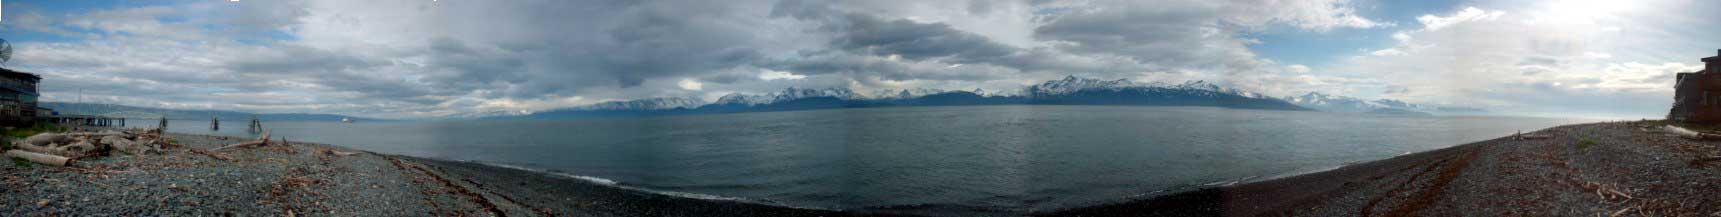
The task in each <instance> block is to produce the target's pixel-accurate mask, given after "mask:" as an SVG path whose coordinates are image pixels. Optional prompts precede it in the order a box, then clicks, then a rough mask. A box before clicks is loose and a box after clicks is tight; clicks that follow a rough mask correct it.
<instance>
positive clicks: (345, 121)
mask: <svg viewBox="0 0 1721 217" xmlns="http://www.w3.org/2000/svg"><path fill="white" fill-rule="evenodd" d="M352 122H353V119H352V118H341V123H352Z"/></svg>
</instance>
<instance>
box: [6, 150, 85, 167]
mask: <svg viewBox="0 0 1721 217" xmlns="http://www.w3.org/2000/svg"><path fill="white" fill-rule="evenodd" d="M6 157H12V158H18V159H24V160H28V161H30V162H36V163H39V164H46V165H49V166H66V163H67V162H71V161H72V159H71V158H67V157H61V156H55V155H51V154H43V153H36V152H29V151H24V150H11V151H6Z"/></svg>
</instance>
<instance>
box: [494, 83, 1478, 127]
mask: <svg viewBox="0 0 1721 217" xmlns="http://www.w3.org/2000/svg"><path fill="white" fill-rule="evenodd" d="M1001 93H1005V92H987V91H985V90H981V89H975V90H973V91H963V90H941V89H928V88H917V89H886V90H876V91H869V92H868V93H866V94H862V93H857V92H856V91H854V90H850V89H848V88H841V87H837V88H822V89H814V88H788V89H784V90H782V91H778V92H771V93H764V94H742V93H734V94H729V95H724V96H722V97H720V98H718V99H717V101H714V102H710V103H706V102H705V101H703V100H699V99H696V98H651V99H640V100H631V101H612V102H603V103H597V104H592V105H585V106H578V107H572V108H566V109H558V110H551V111H547V112H542V113H537V114H530V115H525V116H541V117H586V116H594V115H596V116H610V115H628V116H641V115H673V114H700V113H732V112H753V111H787V110H807V109H826V108H857V107H890V106H950V105H1004V104H1058V105H1135V106H1214V107H1228V108H1241V109H1273V110H1308V109H1314V110H1319V111H1327V112H1355V113H1363V112H1376V111H1410V112H1428V113H1435V112H1443V113H1451V112H1457V113H1464V112H1469V111H1480V110H1477V109H1469V108H1456V107H1438V106H1427V105H1419V104H1413V103H1407V102H1404V101H1399V100H1392V99H1375V100H1365V99H1358V98H1354V97H1346V96H1334V95H1328V94H1323V93H1318V92H1310V93H1308V94H1304V95H1302V96H1289V97H1282V98H1281V97H1270V96H1266V95H1262V94H1259V93H1255V92H1251V91H1247V90H1243V89H1238V88H1231V87H1225V86H1221V85H1218V84H1214V83H1210V82H1206V81H1202V80H1192V81H1186V82H1182V83H1165V82H1134V81H1130V80H1128V79H1117V80H1099V79H1088V78H1081V77H1076V76H1068V77H1065V78H1063V79H1059V80H1051V81H1046V82H1043V83H1040V84H1036V85H1032V86H1028V87H1025V88H1023V89H1022V90H1020V91H1016V92H1007V93H1008V94H1001ZM522 117H524V116H522Z"/></svg>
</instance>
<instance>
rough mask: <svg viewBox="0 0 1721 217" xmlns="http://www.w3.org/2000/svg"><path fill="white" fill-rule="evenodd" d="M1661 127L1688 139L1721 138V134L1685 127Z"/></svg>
mask: <svg viewBox="0 0 1721 217" xmlns="http://www.w3.org/2000/svg"><path fill="white" fill-rule="evenodd" d="M1661 129H1662V131H1666V132H1667V133H1672V134H1673V135H1679V137H1685V138H1686V139H1695V140H1721V134H1714V133H1704V132H1697V131H1691V130H1688V129H1685V128H1684V127H1677V126H1673V125H1667V126H1663V127H1661Z"/></svg>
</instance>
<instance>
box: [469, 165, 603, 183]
mask: <svg viewBox="0 0 1721 217" xmlns="http://www.w3.org/2000/svg"><path fill="white" fill-rule="evenodd" d="M477 163H480V164H484V165H490V166H494V167H501V168H508V169H516V170H525V171H528V172H534V173H543V174H550V175H556V176H561V177H567V178H572V179H579V180H581V181H586V182H591V183H593V184H599V185H608V186H616V185H617V184H618V182H616V181H615V180H610V179H605V178H598V177H592V176H582V175H574V174H568V173H563V172H551V171H546V170H540V169H532V168H526V167H522V166H515V165H510V164H504V163H494V162H477Z"/></svg>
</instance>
